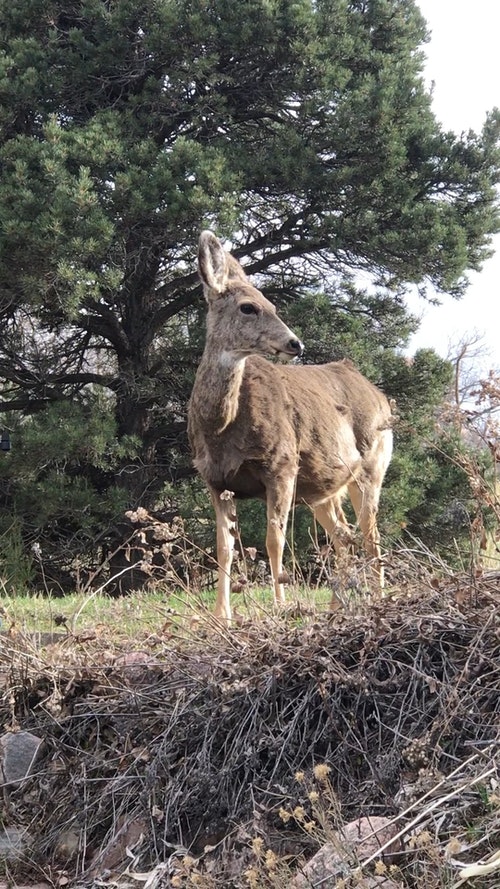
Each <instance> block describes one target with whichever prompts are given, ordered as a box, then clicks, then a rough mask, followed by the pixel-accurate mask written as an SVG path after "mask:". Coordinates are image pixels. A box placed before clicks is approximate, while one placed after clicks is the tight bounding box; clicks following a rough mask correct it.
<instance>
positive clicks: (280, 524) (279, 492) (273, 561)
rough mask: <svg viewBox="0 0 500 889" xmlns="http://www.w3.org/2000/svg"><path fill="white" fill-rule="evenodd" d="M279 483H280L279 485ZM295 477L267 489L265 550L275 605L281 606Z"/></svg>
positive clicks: (283, 599)
mask: <svg viewBox="0 0 500 889" xmlns="http://www.w3.org/2000/svg"><path fill="white" fill-rule="evenodd" d="M280 482H281V483H280ZM294 483H295V477H294V478H291V479H287V480H286V481H283V480H282V479H281V480H280V479H275V480H273V482H272V483H271V484H269V485H268V487H267V498H266V499H267V535H266V548H267V554H268V556H269V563H270V565H271V574H272V577H273V587H274V601H275V604H279V605H281V604H283V603H284V601H285V590H284V587H283V583H282V582H281V575H282V573H283V550H284V548H285V542H286V528H287V524H288V514H289V512H290V508H291V505H292V500H293V492H294Z"/></svg>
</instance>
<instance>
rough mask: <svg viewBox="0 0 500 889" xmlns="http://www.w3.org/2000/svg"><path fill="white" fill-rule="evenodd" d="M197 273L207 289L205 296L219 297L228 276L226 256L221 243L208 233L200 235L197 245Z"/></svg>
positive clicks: (224, 287) (225, 285)
mask: <svg viewBox="0 0 500 889" xmlns="http://www.w3.org/2000/svg"><path fill="white" fill-rule="evenodd" d="M198 272H199V275H200V278H201V280H202V282H203V284H204V285H205V287H206V288H207V290H206V292H205V296H206V297H207V299H209V298H210V295H212V296H215V295H218V296H219V295H220V294H221V293H224V291H225V289H226V287H227V280H228V276H229V266H228V254H227V253H226V251H225V250H224V248H223V246H222V244H221V242H220V241H219V239H218V238H216V237H215V235H214V234H213V233H212V232H210V231H204V232H202V233H201V235H200V240H199V244H198Z"/></svg>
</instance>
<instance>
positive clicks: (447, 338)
mask: <svg viewBox="0 0 500 889" xmlns="http://www.w3.org/2000/svg"><path fill="white" fill-rule="evenodd" d="M417 2H418V5H419V7H420V9H421V11H422V14H423V16H424V18H425V19H426V20H427V25H428V29H429V30H430V31H431V40H430V42H429V43H427V44H426V45H425V47H424V52H425V54H426V56H427V65H426V70H425V75H426V80H427V81H428V82H429V83H430V82H431V81H433V82H434V91H433V110H434V113H435V115H436V117H437V119H438V120H439V121H440V122H441V123H442V124H443V126H444V127H445V129H451V130H453V131H454V132H455V133H461V132H463V131H464V130H465V131H467V130H469V129H473V130H475V131H476V132H479V131H480V130H481V128H482V125H483V123H484V120H485V117H486V112H487V111H491V110H492V108H493V107H495V106H497V107H500V53H499V51H498V37H499V34H500V3H499V0H474V2H460V0H417ZM493 247H494V249H495V251H496V252H495V255H494V256H493V257H492V258H491V259H489V260H488V261H487V262H486V263H485V265H484V267H483V270H482V271H481V272H480V273H476V272H470V273H468V278H469V280H470V286H469V288H468V290H467V293H466V294H465V296H464V297H463V298H462V299H461V300H460V301H458V302H457V301H456V300H454V299H452V298H451V297H447V296H443V297H442V298H441V306H439V307H436V308H434V307H430V308H428V307H427V306H426V303H425V302H423V301H422V300H420V299H418V298H417V299H415V300H414V301H413V300H412V301H410V309H411V311H412V312H413V313H414V314H416V315H417V316H420V315H422V314H423V315H424V317H423V319H422V323H421V325H420V329H419V330H418V332H417V334H415V336H414V337H413V338H412V340H411V343H410V350H409V351H410V352H411V353H413V352H414V351H415V350H416V349H418V348H421V347H426V346H430V347H432V348H434V349H435V350H436V351H437V352H439V354H441V355H443V356H444V357H447V356H449V355H450V356H453V353H454V349H453V346H456V344H457V343H459V342H460V341H463V340H464V338H470V336H471V335H474V334H477V335H479V336H480V337H482V339H483V342H484V347H482V348H481V351H482V353H483V355H482V357H481V359H480V360H479V362H478V363H479V364H481V365H482V366H483V367H484V368H485V369H486V370H487V369H489V368H490V367H492V368H495V369H499V368H500V300H499V296H500V293H499V291H500V235H496V236H495V239H494V242H493Z"/></svg>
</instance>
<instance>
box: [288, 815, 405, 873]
mask: <svg viewBox="0 0 500 889" xmlns="http://www.w3.org/2000/svg"><path fill="white" fill-rule="evenodd" d="M396 833H397V828H396V826H395V825H393V824H391V823H390V822H389V819H388V818H381V817H378V816H373V817H371V818H370V817H366V818H358V819H357V820H356V821H351V822H350V823H349V824H346V825H345V827H343V828H342V830H338V831H335V832H334V834H335V835H334V838H333V840H332V842H328V843H325V845H324V846H322V847H321V849H320V850H319V851H318V852H317V853H316V855H313V857H312V858H310V859H309V861H308V862H307V863H306V864H305V865H304V866H303V867H302V869H301V872H300V873H299V874H297V875H296V876H295V877H294V879H293V880H292V881H291V886H292V887H293V889H309V887H310V886H314V885H316V883H318V884H319V883H320V884H321V889H334V887H335V886H336V885H337V883H338V881H339V880H340V879H342V878H344V879H345V878H346V877H347V876H349V875H350V874H352V873H353V871H354V870H356V868H357V866H358V864H361V863H362V862H363V860H364V859H366V858H370V856H372V855H374V854H376V852H377V851H378V849H380V847H381V846H383V845H384V844H385V843H386V842H388V840H390V839H391V838H392V837H393V836H395V834H396ZM400 849H401V846H400V844H399V843H398V842H396V841H395V842H394V843H391V845H390V846H389V847H388V848H387V849H386V850H385V851H384V852H383V854H382V855H381V858H382V859H383V861H384V862H385V863H387V862H388V861H391V859H392V858H393V857H394V854H395V853H396V852H398V851H400ZM356 886H357V887H358V886H359V889H376V887H379V886H380V889H400V887H398V884H397V883H395V882H394V881H393V880H391V879H389V878H388V877H385V876H380V877H378V876H377V877H375V876H371V875H370V874H367V875H366V876H365V875H363V876H361V877H360V878H359V882H357V883H356Z"/></svg>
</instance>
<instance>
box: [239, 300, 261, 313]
mask: <svg viewBox="0 0 500 889" xmlns="http://www.w3.org/2000/svg"><path fill="white" fill-rule="evenodd" d="M240 312H243V314H244V315H258V314H259V310H258V308H257V306H254V304H253V303H242V304H241V306H240Z"/></svg>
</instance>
